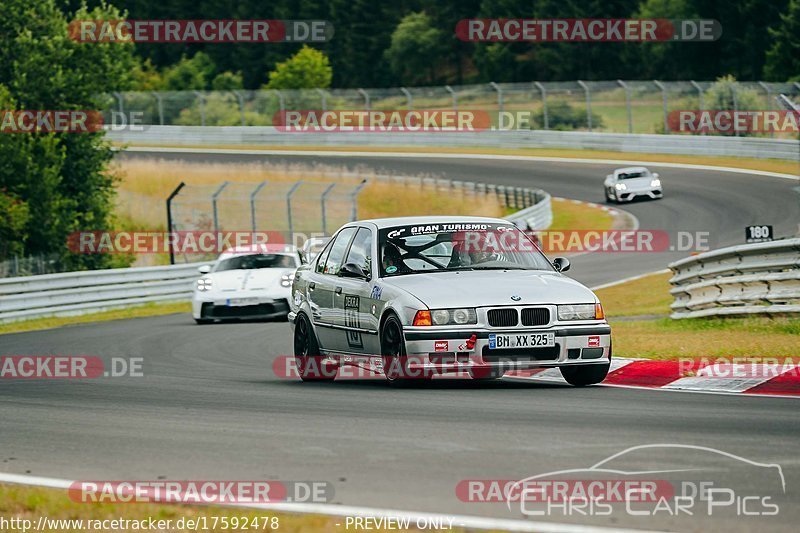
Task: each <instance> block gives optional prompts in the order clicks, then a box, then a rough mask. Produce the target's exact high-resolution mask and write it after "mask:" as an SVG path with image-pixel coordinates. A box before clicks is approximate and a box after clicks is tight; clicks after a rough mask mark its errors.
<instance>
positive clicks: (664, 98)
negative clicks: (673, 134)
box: [653, 80, 669, 133]
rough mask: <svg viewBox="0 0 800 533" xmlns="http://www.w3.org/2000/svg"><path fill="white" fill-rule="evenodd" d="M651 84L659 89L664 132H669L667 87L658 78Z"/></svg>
mask: <svg viewBox="0 0 800 533" xmlns="http://www.w3.org/2000/svg"><path fill="white" fill-rule="evenodd" d="M653 84H654V85H655V86H656V87H658V88H659V89H661V105H662V106H663V107H664V133H669V118H668V117H667V115H668V112H667V87H666V86H665V85H664V84H663V83H661V82H660V81H658V80H653Z"/></svg>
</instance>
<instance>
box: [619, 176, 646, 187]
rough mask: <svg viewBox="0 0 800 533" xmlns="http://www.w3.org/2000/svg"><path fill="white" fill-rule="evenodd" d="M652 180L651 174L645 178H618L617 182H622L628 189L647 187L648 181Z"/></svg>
mask: <svg viewBox="0 0 800 533" xmlns="http://www.w3.org/2000/svg"><path fill="white" fill-rule="evenodd" d="M652 181H653V178H652V176H649V177H646V178H630V179H626V180H619V181H618V182H617V183H624V184H625V186H626V187H627V188H628V189H634V190H636V189H649V188H650V182H652Z"/></svg>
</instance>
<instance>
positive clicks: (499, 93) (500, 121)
mask: <svg viewBox="0 0 800 533" xmlns="http://www.w3.org/2000/svg"><path fill="white" fill-rule="evenodd" d="M489 86H490V87H491V88H492V89H494V90H495V91H497V128H498V129H503V89H501V88H500V86H499V85H497V84H496V83H495V82H490V83H489Z"/></svg>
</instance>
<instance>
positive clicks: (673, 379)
mask: <svg viewBox="0 0 800 533" xmlns="http://www.w3.org/2000/svg"><path fill="white" fill-rule="evenodd" d="M505 378H510V379H521V380H534V381H547V382H554V383H563V384H565V385H566V384H567V382H566V381H564V378H562V377H561V371H560V370H559V369H558V368H547V369H542V368H538V369H533V370H521V371H514V372H509V373H507V374H506V376H505ZM602 385H605V386H612V387H630V388H641V389H658V390H669V391H681V392H704V393H714V394H747V395H752V396H770V397H776V396H777V397H793V398H797V397H800V366H798V365H797V364H796V363H794V362H787V363H773V362H768V363H737V362H728V361H718V362H715V361H709V360H699V361H692V360H689V361H686V360H666V361H660V360H653V359H624V358H619V357H617V358H612V359H611V369H610V370H609V372H608V376H607V377H606V379H605V380H604V381H603V383H602Z"/></svg>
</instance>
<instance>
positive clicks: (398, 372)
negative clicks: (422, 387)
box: [380, 315, 433, 386]
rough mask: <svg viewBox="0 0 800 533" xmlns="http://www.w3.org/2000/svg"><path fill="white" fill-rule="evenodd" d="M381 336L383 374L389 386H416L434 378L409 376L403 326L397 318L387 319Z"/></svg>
mask: <svg viewBox="0 0 800 533" xmlns="http://www.w3.org/2000/svg"><path fill="white" fill-rule="evenodd" d="M380 336H381V358H382V360H383V374H384V376H386V381H388V382H389V384H391V385H394V386H408V385H415V384H420V383H422V382H425V381H428V380H429V379H430V378H432V377H433V375H432V374H425V375H423V376H421V377H416V376H409V372H408V368H407V364H408V356H407V354H406V343H405V340H404V339H403V326H402V325H401V324H400V320H399V319H398V318H397V317H396V316H394V315H391V316H389V318H387V319H386V321H385V322H384V323H383V326H382V327H381V333H380Z"/></svg>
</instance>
